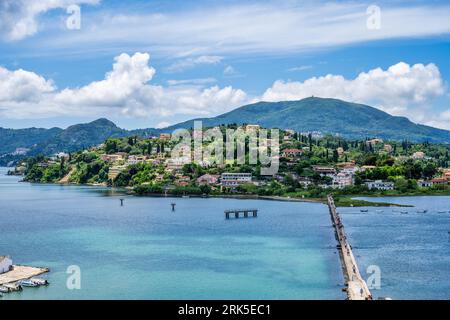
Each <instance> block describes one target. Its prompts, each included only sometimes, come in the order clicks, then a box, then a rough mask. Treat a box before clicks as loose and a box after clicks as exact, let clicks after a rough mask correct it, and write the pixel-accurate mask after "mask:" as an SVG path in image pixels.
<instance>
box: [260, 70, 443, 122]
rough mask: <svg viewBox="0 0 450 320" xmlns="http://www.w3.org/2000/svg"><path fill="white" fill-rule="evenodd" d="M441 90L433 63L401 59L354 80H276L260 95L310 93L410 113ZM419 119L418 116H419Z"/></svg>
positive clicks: (272, 98)
mask: <svg viewBox="0 0 450 320" xmlns="http://www.w3.org/2000/svg"><path fill="white" fill-rule="evenodd" d="M444 93H445V86H444V82H443V80H442V78H441V74H440V72H439V69H438V68H437V67H436V65H434V64H432V63H430V64H428V65H423V64H415V65H413V66H410V65H409V64H406V63H404V62H400V63H398V64H396V65H393V66H391V67H389V68H388V69H387V70H382V69H381V68H376V69H373V70H370V71H369V72H362V73H360V74H359V75H358V76H357V77H356V78H355V79H345V78H344V77H343V76H341V75H332V74H328V75H326V76H322V77H313V78H310V79H307V80H305V81H303V82H296V81H287V82H286V81H282V80H278V81H276V82H275V83H274V84H273V85H272V87H271V88H269V89H267V90H266V92H265V93H264V94H263V96H262V100H265V101H280V100H299V99H302V98H306V97H310V96H319V97H328V98H337V99H342V100H347V101H352V102H359V103H366V104H369V105H373V106H377V107H379V108H380V109H383V110H385V111H387V112H389V113H392V114H396V115H408V116H409V115H413V116H415V118H416V119H419V118H420V115H419V112H418V111H420V110H415V108H416V109H417V108H418V109H421V108H423V107H424V106H426V105H427V104H428V103H429V102H430V101H431V100H432V99H433V98H436V97H438V96H441V95H443V94H444ZM419 120H420V119H419Z"/></svg>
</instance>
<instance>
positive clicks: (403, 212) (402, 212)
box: [400, 211, 408, 214]
mask: <svg viewBox="0 0 450 320" xmlns="http://www.w3.org/2000/svg"><path fill="white" fill-rule="evenodd" d="M400 213H401V214H408V211H400Z"/></svg>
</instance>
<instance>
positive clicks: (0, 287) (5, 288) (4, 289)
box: [0, 286, 10, 293]
mask: <svg viewBox="0 0 450 320" xmlns="http://www.w3.org/2000/svg"><path fill="white" fill-rule="evenodd" d="M9 291H10V290H9V289H8V288H7V287H5V286H0V293H8V292H9Z"/></svg>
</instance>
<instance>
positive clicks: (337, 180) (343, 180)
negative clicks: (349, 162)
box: [333, 172, 354, 189]
mask: <svg viewBox="0 0 450 320" xmlns="http://www.w3.org/2000/svg"><path fill="white" fill-rule="evenodd" d="M353 183H354V180H353V175H351V174H349V173H345V172H340V173H338V174H337V175H335V176H334V177H333V187H334V188H338V189H342V188H345V187H349V186H352V185H353Z"/></svg>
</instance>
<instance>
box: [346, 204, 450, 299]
mask: <svg viewBox="0 0 450 320" xmlns="http://www.w3.org/2000/svg"><path fill="white" fill-rule="evenodd" d="M362 199H366V200H373V201H380V202H390V203H399V204H408V205H414V206H415V207H414V208H367V209H369V212H368V213H361V212H360V210H359V209H356V208H345V209H339V212H340V213H341V215H342V218H343V221H344V223H345V227H346V231H347V234H348V237H349V239H350V243H351V244H352V245H353V248H354V253H355V255H356V258H357V260H358V264H359V267H360V270H361V273H363V274H364V273H365V270H366V269H367V267H368V266H370V265H377V266H379V268H380V270H381V289H380V290H372V292H373V294H374V295H375V296H385V297H386V296H389V297H392V298H393V299H450V237H449V235H448V231H449V230H450V213H449V211H450V197H435V196H431V197H395V198H393V197H388V198H362ZM379 210H382V212H380V211H379ZM422 210H428V212H427V213H420V212H418V211H422ZM401 211H406V212H408V213H407V214H402V213H401ZM444 211H445V212H444ZM367 276H368V275H366V277H367Z"/></svg>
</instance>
